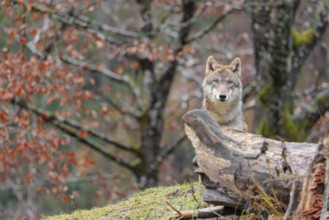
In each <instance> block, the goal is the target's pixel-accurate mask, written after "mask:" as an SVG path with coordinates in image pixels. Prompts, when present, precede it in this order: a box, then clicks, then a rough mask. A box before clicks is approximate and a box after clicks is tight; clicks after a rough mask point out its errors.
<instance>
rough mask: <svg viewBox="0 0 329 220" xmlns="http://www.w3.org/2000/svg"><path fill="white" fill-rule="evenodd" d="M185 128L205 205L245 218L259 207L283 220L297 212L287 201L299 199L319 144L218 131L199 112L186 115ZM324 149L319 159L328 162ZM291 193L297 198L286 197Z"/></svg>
mask: <svg viewBox="0 0 329 220" xmlns="http://www.w3.org/2000/svg"><path fill="white" fill-rule="evenodd" d="M183 122H184V126H185V132H186V134H187V136H188V138H189V139H190V141H191V142H192V145H193V147H194V148H195V151H196V159H195V160H194V165H195V172H197V173H199V174H200V176H201V180H202V183H203V184H204V185H205V187H206V190H205V192H204V195H203V197H204V200H205V201H206V202H208V203H211V204H216V205H224V206H227V207H232V208H234V209H237V210H248V211H249V212H257V208H256V207H258V208H260V207H263V208H264V209H265V211H267V212H270V213H277V214H278V213H281V215H282V217H283V214H284V211H285V210H288V209H289V210H290V211H291V213H293V212H294V211H295V209H296V207H297V205H296V204H289V197H291V198H295V199H296V198H298V197H299V196H300V195H301V185H302V182H303V179H304V176H307V174H308V171H309V167H310V165H311V164H312V161H314V158H315V156H316V155H317V151H318V144H311V143H296V142H284V141H277V140H273V139H269V138H264V137H262V136H259V135H255V134H251V133H246V132H242V131H238V130H230V129H224V128H220V126H219V125H218V124H217V123H216V122H215V121H214V120H213V119H212V118H211V116H210V115H209V113H208V112H207V111H206V110H203V109H202V110H201V109H198V110H193V111H190V112H188V113H186V114H185V115H184V116H183ZM323 146H325V147H322V148H321V147H320V150H321V151H320V154H321V152H322V154H321V155H322V157H321V158H327V157H328V153H327V152H328V149H329V139H328V141H327V142H325V143H324V145H323ZM317 161H318V160H317ZM322 161H323V160H322ZM292 188H293V189H294V190H295V193H291V195H290V192H291V189H292ZM294 190H293V191H292V192H294ZM296 201H297V200H296ZM264 204H265V205H264ZM258 211H259V210H258ZM261 211H264V210H261ZM278 215H279V214H278Z"/></svg>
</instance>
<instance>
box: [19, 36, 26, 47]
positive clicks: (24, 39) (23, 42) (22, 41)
mask: <svg viewBox="0 0 329 220" xmlns="http://www.w3.org/2000/svg"><path fill="white" fill-rule="evenodd" d="M19 43H20V44H23V45H25V44H26V38H25V37H21V38H20V39H19Z"/></svg>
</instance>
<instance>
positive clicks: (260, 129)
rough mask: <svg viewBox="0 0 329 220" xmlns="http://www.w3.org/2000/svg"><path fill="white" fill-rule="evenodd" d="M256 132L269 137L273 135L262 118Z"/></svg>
mask: <svg viewBox="0 0 329 220" xmlns="http://www.w3.org/2000/svg"><path fill="white" fill-rule="evenodd" d="M257 133H258V134H261V135H263V136H265V137H271V136H273V134H272V133H271V131H270V130H269V129H268V127H267V125H266V123H265V120H264V119H263V120H261V121H260V122H259V126H258V131H257Z"/></svg>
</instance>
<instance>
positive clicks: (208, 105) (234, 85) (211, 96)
mask: <svg viewBox="0 0 329 220" xmlns="http://www.w3.org/2000/svg"><path fill="white" fill-rule="evenodd" d="M202 88H203V108H205V109H207V110H208V111H209V113H210V115H211V116H212V117H213V118H214V119H215V120H216V121H217V122H218V124H219V125H220V126H221V127H226V128H231V129H236V130H241V131H246V130H247V125H246V123H245V122H244V117H243V112H242V82H241V60H240V58H239V57H237V58H235V59H234V60H233V62H232V63H231V64H230V65H221V64H218V63H217V61H216V60H215V59H214V57H212V56H209V57H208V59H207V63H206V70H205V78H204V80H203V83H202Z"/></svg>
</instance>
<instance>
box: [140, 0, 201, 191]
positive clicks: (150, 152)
mask: <svg viewBox="0 0 329 220" xmlns="http://www.w3.org/2000/svg"><path fill="white" fill-rule="evenodd" d="M142 2H144V4H146V5H147V7H146V6H145V7H144V9H143V10H144V11H145V10H150V7H149V3H150V2H149V1H142ZM195 9H196V3H195V2H194V1H190V0H183V4H182V11H183V13H182V20H181V23H182V24H186V23H187V22H188V21H189V20H190V19H191V18H192V17H193V15H194V13H195ZM144 11H143V12H144ZM144 13H145V12H144ZM148 18H150V16H148ZM149 26H150V27H151V25H149ZM190 28H191V24H188V25H183V26H182V28H181V30H180V31H179V37H178V42H177V46H176V48H175V50H174V52H173V56H174V57H176V56H177V55H178V54H179V53H180V52H181V50H182V48H183V47H184V45H185V44H186V43H187V42H186V39H187V37H188V35H189V32H190ZM148 29H149V28H146V30H148ZM148 36H149V37H150V36H151V35H149V34H148ZM140 62H142V64H144V65H142V66H143V70H144V71H149V72H150V73H151V76H152V84H151V85H150V88H149V90H150V91H149V92H150V94H151V97H150V103H149V107H148V109H147V110H146V111H145V114H144V115H143V116H142V117H141V118H140V125H141V146H142V148H141V149H142V152H141V155H142V161H141V164H140V166H139V169H138V172H137V173H138V175H137V179H138V182H139V185H140V187H141V188H145V187H151V186H155V185H157V183H158V177H157V176H158V169H159V166H160V163H159V161H158V158H159V156H160V142H161V138H162V134H163V124H164V121H163V120H164V119H163V113H164V109H165V106H166V102H167V99H168V95H169V91H170V89H171V85H172V82H173V79H174V76H175V73H176V70H177V65H178V61H177V60H176V59H175V60H173V61H171V62H170V64H169V67H168V69H167V70H166V71H165V72H164V73H161V74H156V73H155V69H154V63H153V62H152V61H150V60H148V59H147V60H146V59H144V60H140ZM155 75H157V77H155Z"/></svg>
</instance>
